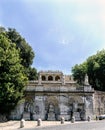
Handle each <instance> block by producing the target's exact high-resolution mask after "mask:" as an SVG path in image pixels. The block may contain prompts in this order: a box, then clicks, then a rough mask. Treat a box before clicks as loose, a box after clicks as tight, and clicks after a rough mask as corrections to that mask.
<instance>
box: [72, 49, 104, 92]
mask: <svg viewBox="0 0 105 130" xmlns="http://www.w3.org/2000/svg"><path fill="white" fill-rule="evenodd" d="M84 63H85V64H84ZM84 63H82V64H80V65H75V66H74V67H73V68H72V73H73V76H74V79H75V80H77V82H78V83H79V84H81V83H82V82H83V79H84V76H85V74H86V73H87V74H88V77H89V83H90V85H92V87H93V88H94V89H95V90H101V91H105V50H101V51H98V52H97V53H96V54H95V55H92V56H90V57H89V58H88V59H87V60H86V62H84Z"/></svg>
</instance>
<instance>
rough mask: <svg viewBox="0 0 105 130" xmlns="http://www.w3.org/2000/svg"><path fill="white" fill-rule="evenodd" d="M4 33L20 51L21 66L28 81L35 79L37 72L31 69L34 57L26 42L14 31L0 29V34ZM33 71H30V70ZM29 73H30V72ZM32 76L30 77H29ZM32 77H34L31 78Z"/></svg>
mask: <svg viewBox="0 0 105 130" xmlns="http://www.w3.org/2000/svg"><path fill="white" fill-rule="evenodd" d="M2 32H5V33H6V35H7V37H8V39H10V41H11V43H13V44H16V48H17V49H20V52H19V54H20V57H21V64H22V65H23V66H24V67H25V73H26V75H27V77H28V79H29V80H32V79H33V78H34V79H36V78H37V71H36V69H35V68H31V65H32V63H33V58H34V57H35V54H34V51H33V49H32V48H31V46H30V45H29V44H28V43H27V42H26V40H25V39H24V38H23V37H22V36H21V35H20V34H19V33H18V32H17V31H16V29H12V28H8V29H7V30H6V29H5V28H4V27H0V33H2ZM33 69H34V70H35V71H33V73H32V71H31V70H33ZM30 71H31V72H30ZM31 74H32V75H31ZM33 75H34V76H33ZM31 76H32V77H31Z"/></svg>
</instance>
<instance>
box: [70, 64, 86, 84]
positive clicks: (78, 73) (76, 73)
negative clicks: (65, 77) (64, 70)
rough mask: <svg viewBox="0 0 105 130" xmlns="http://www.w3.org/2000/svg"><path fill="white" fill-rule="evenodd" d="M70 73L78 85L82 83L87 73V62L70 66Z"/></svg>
mask: <svg viewBox="0 0 105 130" xmlns="http://www.w3.org/2000/svg"><path fill="white" fill-rule="evenodd" d="M72 73H73V77H74V80H76V81H77V83H79V84H80V85H81V84H82V85H83V83H84V78H85V75H86V73H87V64H86V62H84V63H83V64H80V65H78V64H76V65H75V66H74V67H72Z"/></svg>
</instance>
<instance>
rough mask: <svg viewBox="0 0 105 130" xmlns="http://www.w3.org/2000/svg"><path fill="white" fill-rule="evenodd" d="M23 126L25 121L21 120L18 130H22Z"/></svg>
mask: <svg viewBox="0 0 105 130" xmlns="http://www.w3.org/2000/svg"><path fill="white" fill-rule="evenodd" d="M24 126H25V120H24V119H22V120H21V121H20V128H23V127H24Z"/></svg>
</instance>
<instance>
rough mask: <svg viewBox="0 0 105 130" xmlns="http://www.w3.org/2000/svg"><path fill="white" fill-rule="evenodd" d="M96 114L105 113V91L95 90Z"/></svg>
mask: <svg viewBox="0 0 105 130" xmlns="http://www.w3.org/2000/svg"><path fill="white" fill-rule="evenodd" d="M94 114H95V115H101V114H105V92H101V91H95V93H94Z"/></svg>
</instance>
